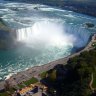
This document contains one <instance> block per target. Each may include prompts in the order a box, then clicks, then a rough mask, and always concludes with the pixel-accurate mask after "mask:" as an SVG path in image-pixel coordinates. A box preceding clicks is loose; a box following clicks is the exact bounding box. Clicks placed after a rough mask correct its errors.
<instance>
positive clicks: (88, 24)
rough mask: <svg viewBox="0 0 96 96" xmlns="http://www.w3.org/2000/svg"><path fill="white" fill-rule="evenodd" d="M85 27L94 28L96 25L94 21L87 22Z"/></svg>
mask: <svg viewBox="0 0 96 96" xmlns="http://www.w3.org/2000/svg"><path fill="white" fill-rule="evenodd" d="M84 27H85V28H93V27H95V25H94V24H93V23H90V22H87V23H85V24H84Z"/></svg>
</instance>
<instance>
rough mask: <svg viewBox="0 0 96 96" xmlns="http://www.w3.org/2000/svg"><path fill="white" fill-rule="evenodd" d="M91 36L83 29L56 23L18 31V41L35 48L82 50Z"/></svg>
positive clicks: (35, 24) (38, 23)
mask: <svg viewBox="0 0 96 96" xmlns="http://www.w3.org/2000/svg"><path fill="white" fill-rule="evenodd" d="M84 32H85V33H84ZM89 35H90V34H88V33H86V30H84V29H82V28H76V27H75V28H74V27H71V26H69V27H68V26H64V24H59V23H56V22H50V21H41V22H35V23H34V24H33V25H32V27H27V28H22V29H18V30H17V41H19V42H23V43H25V44H26V45H27V46H29V47H33V48H40V47H42V48H44V47H48V46H54V47H58V48H61V47H62V48H63V47H65V46H71V47H78V48H80V47H84V46H85V45H86V44H87V42H88V40H89V37H90V36H89Z"/></svg>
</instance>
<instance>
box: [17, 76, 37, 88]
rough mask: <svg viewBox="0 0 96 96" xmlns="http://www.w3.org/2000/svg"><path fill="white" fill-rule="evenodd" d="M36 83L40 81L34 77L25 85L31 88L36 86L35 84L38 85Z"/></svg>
mask: <svg viewBox="0 0 96 96" xmlns="http://www.w3.org/2000/svg"><path fill="white" fill-rule="evenodd" d="M36 82H38V80H37V79H36V78H34V77H32V78H31V79H30V80H27V81H25V82H24V84H25V85H26V86H29V85H30V84H34V83H36ZM19 86H20V85H19ZM21 87H22V86H21Z"/></svg>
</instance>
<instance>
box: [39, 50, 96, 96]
mask: <svg viewBox="0 0 96 96" xmlns="http://www.w3.org/2000/svg"><path fill="white" fill-rule="evenodd" d="M92 75H93V78H92ZM95 75H96V49H94V50H90V51H88V52H87V51H85V52H83V53H81V54H80V55H79V56H76V57H73V58H71V59H69V61H68V62H67V64H66V65H60V64H58V65H57V66H55V67H54V68H53V69H51V70H49V71H48V72H47V77H45V78H43V79H42V80H41V82H42V83H44V84H45V85H46V86H48V94H49V96H93V94H95V88H94V90H92V89H91V88H90V86H89V85H90V82H91V83H92V85H91V87H93V86H96V82H93V81H96V76H95ZM92 79H93V81H92ZM55 91H56V93H55ZM94 96H96V94H95V95H94Z"/></svg>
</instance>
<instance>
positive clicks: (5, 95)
mask: <svg viewBox="0 0 96 96" xmlns="http://www.w3.org/2000/svg"><path fill="white" fill-rule="evenodd" d="M0 96H10V95H9V94H8V93H7V92H3V93H0Z"/></svg>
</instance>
